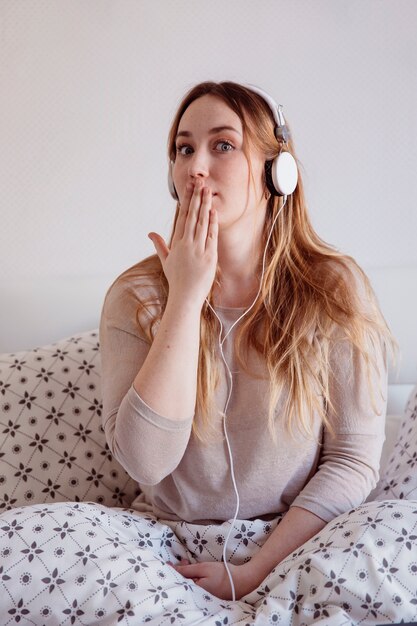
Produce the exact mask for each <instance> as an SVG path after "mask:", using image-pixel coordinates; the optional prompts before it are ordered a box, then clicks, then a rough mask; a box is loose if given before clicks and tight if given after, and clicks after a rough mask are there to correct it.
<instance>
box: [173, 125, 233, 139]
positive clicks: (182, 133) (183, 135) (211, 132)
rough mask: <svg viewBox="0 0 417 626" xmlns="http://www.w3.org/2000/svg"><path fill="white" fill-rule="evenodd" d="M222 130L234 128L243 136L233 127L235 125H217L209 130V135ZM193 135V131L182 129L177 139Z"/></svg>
mask: <svg viewBox="0 0 417 626" xmlns="http://www.w3.org/2000/svg"><path fill="white" fill-rule="evenodd" d="M222 130H233V132H235V133H237V134H238V135H241V136H242V133H241V132H239V131H238V130H236V128H233V126H215V127H214V128H211V129H210V130H209V135H214V133H218V132H220V131H222ZM192 136H193V133H191V132H190V131H189V130H181V131H180V132H179V133H177V134H176V136H175V139H177V138H178V137H192Z"/></svg>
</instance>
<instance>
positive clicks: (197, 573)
mask: <svg viewBox="0 0 417 626" xmlns="http://www.w3.org/2000/svg"><path fill="white" fill-rule="evenodd" d="M175 569H176V570H177V572H179V573H180V574H181V575H182V576H184V577H185V578H201V577H202V576H204V564H202V563H191V564H190V565H176V566H175Z"/></svg>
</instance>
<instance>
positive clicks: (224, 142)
mask: <svg viewBox="0 0 417 626" xmlns="http://www.w3.org/2000/svg"><path fill="white" fill-rule="evenodd" d="M221 143H222V144H223V145H225V146H229V148H232V150H234V146H232V144H231V143H230V141H224V140H221V141H218V142H217V144H216V145H218V144H221ZM232 150H220V152H232Z"/></svg>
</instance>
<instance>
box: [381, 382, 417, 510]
mask: <svg viewBox="0 0 417 626" xmlns="http://www.w3.org/2000/svg"><path fill="white" fill-rule="evenodd" d="M373 499H374V500H392V499H395V500H417V385H416V386H415V387H414V389H413V390H412V392H411V394H410V397H409V399H408V402H407V406H406V409H405V413H404V417H403V420H402V422H401V426H400V428H399V431H398V439H397V442H396V444H395V446H394V450H393V452H392V454H391V456H390V458H389V460H388V463H387V465H386V468H385V471H384V474H383V476H382V477H381V480H380V481H379V483H378V487H377V490H376V495H375V496H374V498H373Z"/></svg>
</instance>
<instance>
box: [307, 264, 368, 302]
mask: <svg viewBox="0 0 417 626" xmlns="http://www.w3.org/2000/svg"><path fill="white" fill-rule="evenodd" d="M318 279H319V280H320V282H321V284H323V285H324V286H325V288H326V291H327V292H328V293H331V294H333V295H334V296H335V298H337V299H340V300H341V302H343V301H345V300H346V301H347V302H349V303H350V305H351V306H352V308H353V309H356V310H357V312H361V311H362V312H363V311H364V310H368V311H370V310H371V309H374V308H375V307H376V306H377V302H376V297H375V293H374V291H373V289H372V285H371V283H370V280H369V278H368V276H367V275H366V273H365V271H364V270H363V269H362V267H361V266H360V265H359V264H358V263H357V262H356V261H355V259H354V258H353V257H351V256H348V255H343V256H342V255H340V256H337V257H329V258H328V259H327V260H326V261H324V262H322V263H320V265H319V267H318Z"/></svg>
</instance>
